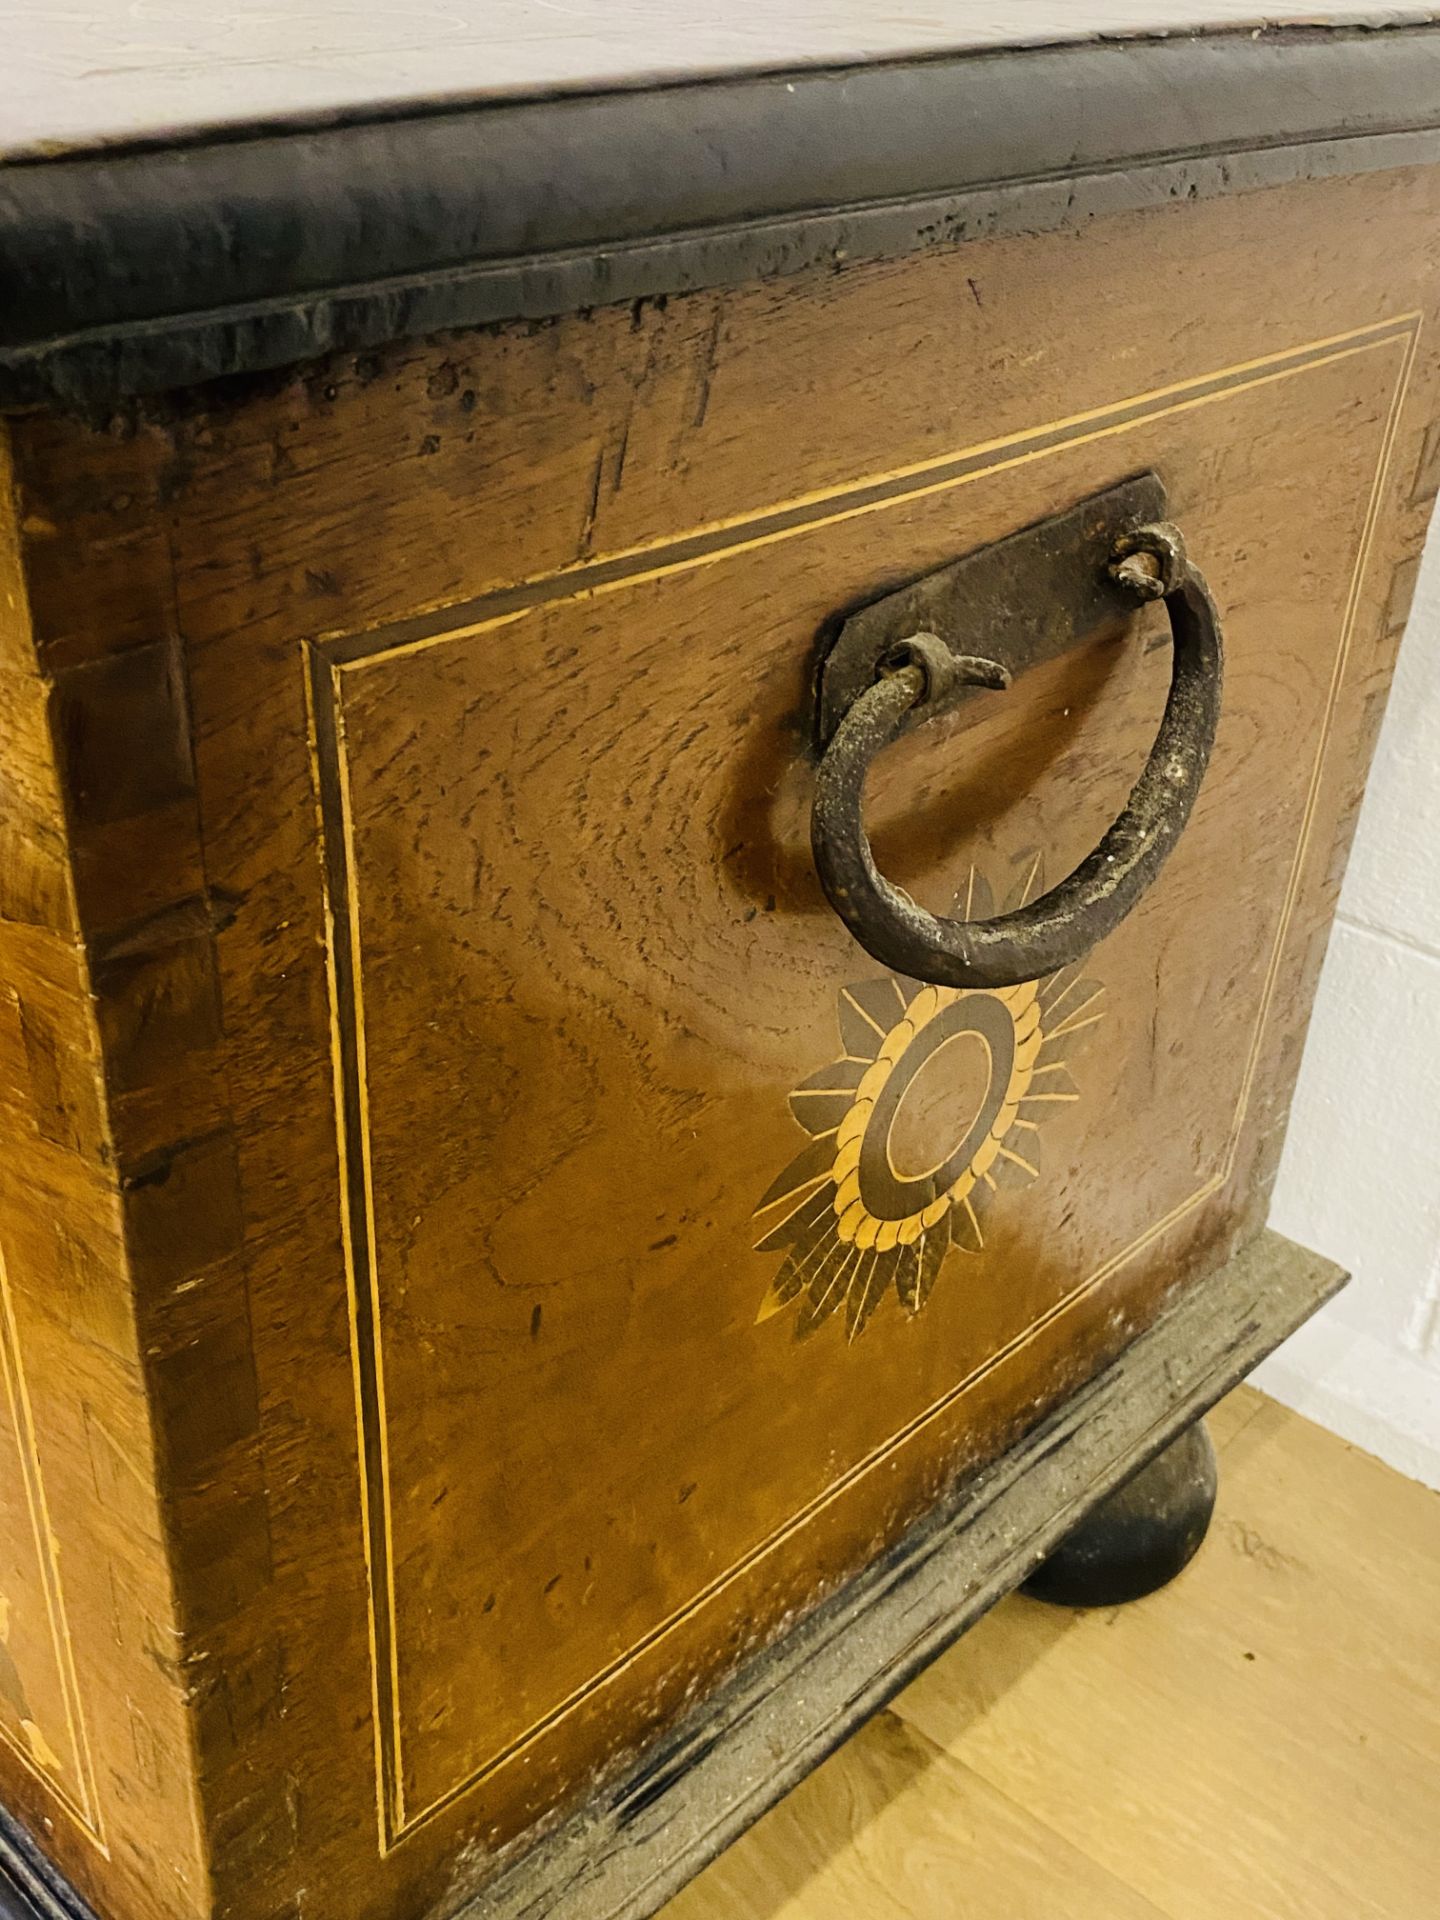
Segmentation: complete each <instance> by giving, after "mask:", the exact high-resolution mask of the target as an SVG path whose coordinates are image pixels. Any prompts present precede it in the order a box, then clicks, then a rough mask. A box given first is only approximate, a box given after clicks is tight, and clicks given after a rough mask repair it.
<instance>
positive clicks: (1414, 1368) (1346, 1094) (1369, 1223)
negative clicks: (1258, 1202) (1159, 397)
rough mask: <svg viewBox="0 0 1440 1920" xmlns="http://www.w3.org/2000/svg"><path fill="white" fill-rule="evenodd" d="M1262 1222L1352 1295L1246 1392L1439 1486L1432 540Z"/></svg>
mask: <svg viewBox="0 0 1440 1920" xmlns="http://www.w3.org/2000/svg"><path fill="white" fill-rule="evenodd" d="M1270 1217H1271V1224H1272V1225H1273V1226H1275V1227H1277V1228H1278V1229H1279V1230H1280V1232H1282V1233H1285V1234H1288V1235H1289V1236H1290V1238H1291V1239H1292V1240H1298V1241H1300V1242H1302V1243H1303V1244H1304V1245H1305V1246H1309V1247H1313V1248H1315V1249H1316V1250H1317V1251H1318V1252H1321V1253H1325V1254H1329V1255H1330V1257H1331V1258H1332V1259H1335V1260H1339V1261H1341V1262H1343V1263H1344V1265H1345V1266H1347V1267H1349V1268H1350V1270H1351V1272H1352V1273H1353V1275H1354V1279H1353V1280H1352V1281H1351V1284H1350V1285H1349V1286H1348V1287H1347V1288H1346V1289H1345V1291H1344V1293H1342V1294H1341V1295H1340V1296H1339V1298H1338V1299H1337V1300H1335V1301H1334V1302H1333V1303H1332V1304H1331V1305H1330V1306H1329V1307H1327V1308H1326V1309H1325V1310H1324V1312H1323V1313H1321V1314H1319V1315H1317V1317H1316V1318H1315V1319H1314V1320H1313V1321H1311V1322H1310V1324H1309V1325H1308V1326H1306V1327H1303V1328H1302V1329H1301V1331H1300V1332H1299V1333H1298V1334H1297V1335H1296V1336H1295V1337H1294V1339H1292V1340H1291V1341H1289V1342H1288V1343H1287V1344H1286V1345H1285V1346H1284V1347H1282V1348H1281V1350H1280V1352H1279V1353H1278V1354H1276V1355H1274V1356H1273V1358H1271V1359H1270V1360H1268V1361H1266V1363H1265V1364H1264V1366H1262V1367H1261V1368H1260V1370H1259V1371H1258V1373H1257V1374H1256V1376H1255V1379H1256V1383H1257V1385H1259V1386H1262V1387H1264V1388H1265V1390H1266V1391H1267V1392H1268V1393H1272V1394H1274V1395H1275V1397H1276V1398H1277V1399H1279V1400H1283V1401H1285V1402H1286V1404H1287V1405H1289V1406H1292V1407H1296V1408H1298V1409H1299V1410H1300V1411H1301V1412H1302V1413H1306V1414H1308V1415H1309V1416H1310V1417H1311V1418H1312V1419H1315V1420H1318V1421H1320V1422H1321V1423H1322V1424H1323V1425H1325V1426H1327V1427H1330V1428H1332V1429H1333V1430H1334V1431H1335V1432H1336V1433H1339V1434H1343V1435H1344V1436H1345V1438H1346V1439H1349V1440H1354V1441H1356V1442H1357V1443H1358V1444H1359V1445H1360V1446H1363V1447H1365V1448H1366V1449H1367V1450H1368V1451H1369V1452H1371V1453H1376V1454H1379V1455H1380V1457H1381V1458H1382V1459H1385V1460H1389V1461H1390V1462H1391V1463H1392V1464H1393V1465H1394V1466H1397V1467H1399V1468H1400V1469H1401V1470H1402V1472H1405V1473H1408V1474H1411V1475H1413V1476H1414V1477H1415V1478H1416V1479H1420V1480H1424V1481H1426V1482H1427V1483H1428V1484H1429V1485H1430V1486H1432V1487H1440V534H1437V532H1436V531H1435V530H1434V529H1432V532H1431V536H1430V541H1429V544H1428V546H1427V547H1426V551H1425V559H1424V562H1423V564H1422V566H1421V570H1420V578H1419V582H1418V585H1417V587H1416V593H1415V602H1414V607H1413V610H1412V612H1411V616H1410V625H1409V629H1408V631H1407V633H1406V636H1405V640H1404V644H1403V645H1402V647H1401V649H1400V662H1399V667H1398V670H1397V673H1396V678H1395V685H1394V689H1393V691H1392V693H1391V696H1390V705H1389V707H1388V709H1387V711H1386V715H1385V722H1384V726H1383V728H1382V730H1381V735H1380V744H1379V747H1378V749H1377V752H1376V755H1375V764H1374V767H1373V769H1372V771H1371V775H1370V785H1369V788H1368V790H1367V792H1366V796H1365V802H1364V806H1363V808H1362V809H1361V814H1360V823H1359V827H1358V830H1357V832H1356V837H1355V845H1354V849H1353V851H1352V854H1351V858H1350V866H1349V870H1348V872H1347V874H1346V877H1345V885H1344V889H1343V892H1342V894H1341V899H1340V913H1339V917H1338V919H1337V921H1336V924H1335V929H1334V932H1333V934H1332V936H1331V940H1330V950H1329V954H1328V956H1327V958H1326V962H1325V970H1324V974H1323V976H1322V979H1321V983H1320V993H1319V997H1318V999H1317V1001H1316V1004H1315V1014H1314V1019H1313V1022H1312V1024H1311V1028H1310V1036H1309V1040H1308V1042H1307V1044H1306V1048H1305V1058H1304V1063H1303V1065H1302V1067H1301V1070H1300V1084H1299V1088H1298V1090H1297V1093H1296V1097H1295V1106H1294V1109H1293V1112H1292V1116H1291V1121H1290V1132H1289V1135H1288V1137H1287V1140H1286V1143H1285V1154H1284V1158H1283V1160H1282V1162H1281V1167H1280V1177H1279V1181H1278V1182H1277V1185H1276V1189H1275V1194H1274V1200H1273V1204H1272V1208H1271V1216H1270Z"/></svg>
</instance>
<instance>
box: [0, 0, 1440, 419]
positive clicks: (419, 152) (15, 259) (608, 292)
mask: <svg viewBox="0 0 1440 1920" xmlns="http://www.w3.org/2000/svg"><path fill="white" fill-rule="evenodd" d="M1437 159H1440V26H1434V25H1423V26H1398V27H1393V28H1380V29H1365V30H1358V31H1357V30H1353V29H1345V30H1328V31H1327V30H1324V29H1306V30H1278V31H1273V32H1266V33H1263V34H1255V33H1244V34H1241V33H1234V34H1207V35H1201V36H1191V37H1178V38H1168V39H1161V40H1149V41H1147V40H1124V41H1118V42H1086V43H1082V44H1077V45H1073V46H1064V47H1039V48H1034V49H1026V50H1016V51H1008V52H1001V53H981V54H968V55H964V56H955V57H949V58H942V59H934V58H928V59H923V60H913V61H901V62H894V63H888V64H880V65H870V66H863V67H856V68H851V69H844V70H840V71H827V72H815V71H805V72H800V73H795V74H792V75H788V76H787V75H784V74H781V75H771V76H763V77H758V78H756V77H746V78H744V79H736V80H733V81H719V82H716V81H706V82H702V83H697V84H695V85H693V86H686V85H681V86H675V85H668V86H665V87H657V88H653V89H647V90H644V91H639V92H619V93H617V92H608V93H603V94H592V95H584V96H559V97H553V98H548V99H544V100H534V101H525V102H507V103H503V104H494V105H486V106H479V107H476V108H473V109H470V110H466V111H459V112H447V113H432V114H424V115H418V116H410V117H406V118H403V119H390V120H371V121H367V122H364V123H361V124H356V125H351V126H333V127H328V128H324V129H320V130H311V131H303V132H292V133H279V134H273V135H267V136H264V137H255V138H246V139H238V140H237V139H233V138H227V139H223V140H216V141H214V142H209V143H200V144H189V145H185V146H182V147H176V148H162V149H155V150H145V151H139V152H129V153H116V154H112V155H95V156H92V157H87V158H76V159H67V160H54V161H47V162H43V163H24V164H15V165H10V166H0V407H17V406H25V405H30V404H34V403H52V404H53V403H59V404H62V405H72V406H81V407H87V408H91V407H104V406H106V405H109V404H113V403H114V402H116V401H118V400H120V399H122V398H124V397H126V396H131V395H140V394H147V393H156V392H160V391H163V390H165V389H168V388H174V387H179V386H189V385H192V384H194V383H196V382H199V381H204V380H208V379H212V378H215V377H217V376H221V375H227V374H236V373H253V372H260V371H263V370H268V369H274V368H278V367H283V366H286V365H289V364H291V363H294V362H297V361H302V360H306V359H311V358H314V357H315V356H317V355H319V354H323V353H325V352H328V351H330V350H332V349H337V348H338V349H345V350H354V351H360V350H364V349H369V348H374V347H376V346H378V345H380V344H383V343H384V342H386V341H389V340H394V339H400V338H414V337H418V336H421V335H424V334H429V333H433V332H437V331H440V330H443V329H447V328H457V327H469V326H475V325H479V324H484V323H487V322H493V321H502V320H510V319H521V318H532V319H533V318H545V317H551V316H554V315H557V314H560V313H565V312H571V311H574V310H577V309H580V308H585V307H590V306H597V305H601V304H605V303H608V302H611V301H616V300H636V299H641V298H645V297H652V296H658V295H662V294H670V293H676V292H680V291H684V290H687V289H690V288H697V287H713V286H718V285H725V284H732V283H737V282H743V281H747V280H755V279H760V278H765V277H769V276H773V275H777V274H783V273H788V272H794V271H798V270H801V269H804V268H810V267H816V266H824V265H826V264H840V263H843V262H845V261H853V260H857V259H874V258H880V257H887V256H891V255H899V254H902V253H905V252H908V251H912V250H914V249H916V248H918V247H923V246H927V245H931V244H935V243H937V242H942V243H943V242H947V241H948V242H956V241H962V240H965V239H968V238H974V237H980V236H984V235H990V234H994V233H999V232H1020V231H1026V232H1035V231H1043V230H1047V229H1054V228H1061V227H1065V226H1077V225H1080V224H1083V223H1084V222H1085V221H1087V220H1089V219H1092V218H1094V217H1096V216H1097V215H1099V214H1102V213H1107V212H1115V211H1120V210H1123V209H1129V208H1134V207H1138V206H1147V205H1153V204H1158V203H1163V202H1165V201H1167V200H1173V199H1180V198H1196V197H1202V196H1204V197H1208V196H1210V195H1214V194H1220V193H1229V192H1236V191H1244V190H1250V189H1255V188H1259V187H1264V186H1269V185H1275V184H1279V183H1282V182H1284V181H1287V180H1294V179H1300V178H1310V177H1318V176H1321V175H1324V174H1335V173H1358V172H1364V171H1369V170H1373V169H1376V168H1380V167H1388V166H1397V165H1405V164H1416V163H1424V164H1429V163H1432V162H1434V161H1435V160H1437Z"/></svg>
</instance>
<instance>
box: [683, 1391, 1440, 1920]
mask: <svg viewBox="0 0 1440 1920" xmlns="http://www.w3.org/2000/svg"><path fill="white" fill-rule="evenodd" d="M1211 1427H1212V1433H1213V1435H1214V1437H1215V1440H1216V1442H1217V1445H1218V1447H1219V1452H1220V1503H1219V1507H1218V1510H1217V1514H1216V1519H1215V1523H1214V1527H1213V1530H1212V1533H1211V1538H1210V1540H1209V1542H1208V1544H1207V1545H1206V1546H1205V1547H1204V1549H1203V1550H1202V1551H1201V1553H1200V1556H1199V1558H1198V1559H1197V1560H1196V1561H1195V1562H1194V1563H1193V1565H1192V1567H1191V1568H1190V1570H1189V1571H1188V1572H1186V1573H1185V1574H1184V1575H1183V1576H1182V1577H1181V1579H1180V1580H1179V1581H1178V1582H1177V1583H1176V1584H1175V1585H1174V1586H1173V1587H1171V1588H1169V1589H1167V1590H1166V1591H1165V1592H1163V1593H1161V1594H1158V1595H1155V1596H1154V1597H1153V1598H1151V1599H1149V1600H1146V1601H1143V1602H1140V1603H1139V1604H1137V1605H1135V1606H1132V1607H1124V1608H1120V1609H1117V1610H1106V1611H1099V1612H1094V1613H1088V1614H1080V1615H1072V1614H1066V1613H1064V1612H1061V1611H1058V1610H1055V1609H1052V1608H1047V1607H1043V1606H1041V1605H1040V1604H1038V1603H1037V1602H1035V1601H1031V1600H1025V1599H1020V1598H1016V1599H1013V1600H1010V1601H1006V1602H1004V1603H1002V1605H1001V1606H1000V1607H999V1608H998V1609H997V1610H996V1611H995V1613H993V1614H992V1615H991V1616H990V1617H989V1618H988V1619H987V1620H986V1621H985V1622H984V1623H983V1624H982V1625H981V1626H980V1627H978V1628H977V1629H976V1630H975V1631H974V1632H973V1633H971V1634H969V1635H967V1636H966V1638H965V1639H964V1640H963V1641H962V1642H961V1643H960V1645H959V1646H958V1647H956V1648H955V1649H954V1651H953V1652H951V1653H949V1654H947V1655H945V1656H944V1657H943V1658H942V1659H941V1660H940V1661H939V1662H937V1664H936V1665H935V1666H934V1667H933V1668H931V1670H930V1671H929V1672H928V1673H927V1674H926V1675H925V1677H924V1678H923V1679H922V1680H920V1681H918V1682H916V1684H915V1685H913V1686H912V1687H911V1688H910V1689H909V1690H908V1691H907V1692H906V1693H904V1694H903V1695H902V1696H901V1697H900V1698H899V1699H898V1700H897V1701H896V1703H895V1706H894V1708H893V1709H892V1710H891V1711H889V1712H887V1713H884V1714H881V1715H880V1716H879V1717H878V1718H877V1719H876V1720H875V1721H873V1722H872V1723H871V1724H870V1725H869V1726H868V1727H867V1728H866V1730H865V1731H864V1733H863V1734H861V1735H860V1736H859V1737H858V1738H857V1739H855V1740H854V1741H852V1742H851V1744H850V1745H849V1746H848V1747H846V1748H845V1749H843V1750H842V1752H841V1753H839V1754H837V1755H836V1756H835V1758H834V1759H832V1760H831V1761H829V1762H828V1763H827V1764H826V1766H825V1767H824V1768H822V1769H821V1770H820V1771H819V1772H817V1773H816V1774H815V1775H813V1776H812V1777H811V1779H810V1780H809V1781H808V1782H807V1783H806V1784H805V1785H804V1786H803V1787H802V1788H800V1789H799V1790H798V1791H797V1792H796V1793H794V1794H793V1795H792V1796H791V1797H790V1799H789V1800H787V1801H786V1802H784V1803H783V1804H782V1806H781V1807H779V1808H777V1809H776V1810H775V1811H774V1812H773V1813H771V1814H770V1815H769V1816H767V1818H766V1819H765V1820H764V1821H763V1822H762V1823H761V1824H760V1825H759V1826H758V1827H756V1828H755V1829H754V1830H753V1831H752V1832H751V1833H750V1834H749V1835H747V1836H746V1837H745V1838H744V1839H743V1840H741V1841H740V1842H738V1843H737V1845H735V1846H734V1847H733V1848H731V1850H730V1852H729V1853H728V1854H726V1855H725V1856H723V1857H722V1858H721V1859H720V1860H719V1861H717V1862H716V1863H715V1865H714V1866H712V1867H711V1868H710V1869H709V1870H708V1871H707V1872H706V1873H705V1874H704V1875H702V1876H701V1878H700V1879H699V1880H697V1881H696V1882H695V1883H694V1885H693V1886H692V1887H690V1888H689V1889H687V1891H686V1892H685V1893H684V1894H682V1895H681V1896H680V1898H678V1899H677V1900H674V1901H672V1902H671V1904H670V1905H669V1906H668V1907H667V1908H666V1909H665V1920H720V1916H722V1915H723V1916H724V1920H811V1916H814V1920H821V1917H822V1916H823V1920H850V1916H851V1915H852V1914H853V1915H855V1916H856V1917H857V1920H859V1916H861V1915H864V1916H867V1920H868V1916H872V1915H873V1916H877V1920H878V1917H879V1916H884V1917H885V1920H890V1916H895V1920H900V1917H901V1916H904V1917H905V1920H932V1917H933V1916H936V1915H939V1914H943V1913H951V1912H955V1911H957V1910H963V1911H964V1912H965V1913H966V1914H967V1915H972V1914H973V1915H975V1916H977V1917H979V1916H988V1915H990V1914H992V1913H993V1914H995V1915H997V1916H999V1915H1008V1914H1026V1915H1028V1914H1032V1913H1033V1914H1036V1915H1041V1914H1043V1915H1051V1914H1055V1913H1063V1914H1064V1915H1065V1916H1066V1920H1110V1917H1111V1916H1112V1915H1123V1916H1128V1915H1131V1914H1135V1915H1142V1916H1161V1915H1163V1916H1166V1920H1229V1916H1231V1915H1233V1914H1237V1913H1245V1914H1251V1915H1254V1916H1255V1920H1290V1917H1291V1916H1293V1915H1300V1914H1304V1915H1307V1916H1310V1920H1342V1916H1345V1915H1350V1914H1365V1915H1373V1916H1375V1920H1399V1916H1401V1915H1410V1914H1420V1913H1424V1912H1426V1911H1428V1908H1429V1905H1430V1904H1431V1889H1432V1888H1433V1886H1434V1882H1435V1875H1436V1871H1437V1867H1440V1851H1437V1843H1436V1838H1435V1831H1434V1823H1433V1821H1432V1820H1431V1819H1430V1816H1429V1807H1430V1803H1431V1799H1432V1797H1433V1791H1434V1782H1435V1777H1436V1772H1437V1769H1440V1720H1437V1717H1436V1714H1435V1711H1434V1683H1433V1676H1434V1673H1435V1668H1436V1661H1437V1659H1440V1636H1437V1626H1436V1622H1437V1619H1440V1580H1437V1568H1440V1501H1437V1498H1436V1496H1435V1494H1433V1493H1431V1492H1429V1491H1428V1490H1427V1489H1426V1488H1424V1487H1421V1486H1419V1485H1417V1484H1416V1483H1414V1482H1413V1481H1407V1480H1403V1479H1401V1478H1400V1476H1399V1475H1397V1474H1395V1473H1393V1472H1392V1471H1391V1470H1390V1469H1389V1468H1387V1467H1385V1466H1382V1465H1381V1464H1380V1463H1379V1462H1378V1461H1376V1460H1372V1459H1370V1458H1369V1457H1368V1456H1367V1455H1365V1454H1362V1453H1359V1452H1358V1451H1356V1450H1355V1449H1353V1448H1350V1447H1347V1446H1346V1445H1345V1444H1344V1443H1343V1442H1342V1441H1339V1440H1337V1439H1335V1438H1334V1437H1333V1436H1331V1435H1329V1434H1326V1433H1323V1432H1322V1431H1321V1430H1320V1429H1319V1428H1317V1427H1314V1426H1311V1425H1310V1424H1309V1423H1308V1422H1307V1421H1304V1420H1302V1419H1300V1418H1299V1416H1298V1415H1295V1414H1292V1413H1289V1412H1287V1411H1285V1410H1284V1409H1282V1408H1280V1407H1278V1406H1275V1405H1274V1404H1273V1403H1270V1402H1267V1401H1266V1400H1264V1399H1263V1397H1262V1396H1261V1395H1259V1394H1257V1393H1256V1392H1254V1390H1253V1389H1249V1388H1246V1389H1242V1390H1241V1391H1240V1392H1238V1393H1237V1394H1235V1395H1233V1396H1232V1397H1231V1399H1230V1400H1228V1401H1226V1402H1225V1403H1224V1404H1223V1405H1222V1407H1220V1408H1219V1409H1218V1410H1217V1414H1216V1416H1215V1418H1214V1420H1213V1421H1212V1423H1211Z"/></svg>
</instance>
